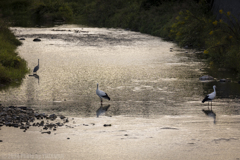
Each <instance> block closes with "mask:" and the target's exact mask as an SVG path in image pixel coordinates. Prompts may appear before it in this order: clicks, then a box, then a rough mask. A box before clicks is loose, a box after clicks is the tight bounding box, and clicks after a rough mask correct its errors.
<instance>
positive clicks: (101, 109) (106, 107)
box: [97, 105, 110, 117]
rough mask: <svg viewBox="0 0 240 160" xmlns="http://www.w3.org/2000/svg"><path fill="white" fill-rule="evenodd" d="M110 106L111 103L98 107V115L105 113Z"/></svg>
mask: <svg viewBox="0 0 240 160" xmlns="http://www.w3.org/2000/svg"><path fill="white" fill-rule="evenodd" d="M109 107H110V105H107V106H104V107H103V106H102V105H101V107H100V108H98V110H97V117H99V116H100V115H102V114H104V113H105V112H106V111H107V110H108V108H109Z"/></svg>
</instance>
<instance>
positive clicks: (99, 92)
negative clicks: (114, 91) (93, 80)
mask: <svg viewBox="0 0 240 160" xmlns="http://www.w3.org/2000/svg"><path fill="white" fill-rule="evenodd" d="M96 93H97V95H98V96H99V97H100V99H101V104H102V99H103V98H104V99H108V100H110V97H109V96H108V95H107V93H105V92H103V91H101V90H99V89H98V84H97V90H96Z"/></svg>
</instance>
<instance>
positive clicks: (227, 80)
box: [219, 79, 231, 82]
mask: <svg viewBox="0 0 240 160" xmlns="http://www.w3.org/2000/svg"><path fill="white" fill-rule="evenodd" d="M219 82H231V80H230V79H220V80H219Z"/></svg>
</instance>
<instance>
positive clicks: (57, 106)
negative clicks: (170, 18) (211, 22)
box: [0, 25, 240, 160]
mask: <svg viewBox="0 0 240 160" xmlns="http://www.w3.org/2000/svg"><path fill="white" fill-rule="evenodd" d="M12 30H13V32H14V33H15V35H16V36H17V37H18V38H25V40H23V41H22V42H23V45H22V46H20V47H19V48H18V50H17V51H18V53H19V55H20V56H21V57H23V58H24V59H25V60H26V61H27V62H28V66H29V68H30V70H31V72H30V74H29V75H27V76H26V78H25V79H24V80H23V83H22V84H21V86H20V87H19V88H9V89H8V90H4V91H1V92H0V98H1V104H2V105H3V106H8V105H15V106H28V107H32V108H33V109H35V111H39V112H40V113H49V114H52V113H55V114H57V115H59V114H63V115H66V116H67V117H68V120H69V122H68V123H65V124H64V125H63V126H62V127H57V130H55V131H54V130H50V131H49V135H46V134H41V133H43V129H42V127H30V129H28V130H27V131H26V132H23V131H22V130H20V129H16V128H13V127H5V126H4V127H2V128H0V129H1V132H0V138H1V139H2V143H4V148H2V149H1V151H2V152H1V154H0V159H1V157H2V159H9V158H10V159H17V158H20V159H24V158H26V159H34V158H35V159H36V158H38V159H39V158H42V159H43V158H46V156H50V157H52V159H56V157H57V158H62V159H142V160H144V159H154V160H155V159H170V160H175V159H186V160H188V159H189V160H192V159H197V160H202V159H204V160H205V159H239V158H240V154H239V149H240V145H239V144H240V143H239V141H240V134H239V130H240V127H239V122H240V115H239V113H240V105H239V95H240V94H239V92H240V85H239V84H238V82H237V80H236V79H235V78H234V77H236V75H233V74H234V73H231V72H229V71H218V69H210V68H209V67H207V66H206V63H205V62H204V61H205V60H204V59H202V58H199V57H201V55H202V53H198V52H196V51H194V50H191V49H182V48H179V47H178V46H177V45H176V44H175V43H172V42H166V41H163V40H162V39H161V38H158V37H154V36H150V35H146V34H141V33H138V32H132V31H128V30H123V29H111V28H109V29H107V28H90V27H83V26H77V25H62V26H55V27H52V28H19V27H16V28H12ZM34 38H40V39H41V41H39V42H34V41H33V39H34ZM38 59H39V60H40V65H39V66H40V68H39V70H38V71H37V75H35V76H33V73H32V71H33V68H34V67H35V66H36V65H37V63H38ZM221 70H222V69H221ZM203 75H211V76H213V77H214V78H215V79H214V80H213V81H207V82H206V81H200V80H199V77H201V76H203ZM222 78H230V79H231V82H219V80H220V79H222ZM97 83H98V84H99V87H100V89H101V90H103V91H105V92H106V93H107V94H108V95H109V97H110V98H111V100H110V101H108V100H105V99H104V100H103V105H102V106H101V103H100V99H99V97H98V96H97V95H96V88H97ZM213 85H216V87H217V88H216V92H217V96H216V98H215V99H214V100H213V102H212V110H210V109H208V103H207V102H205V103H202V102H201V101H202V99H203V98H204V97H205V96H206V95H207V94H208V93H211V92H213ZM106 110H107V111H106ZM203 111H204V112H203ZM104 112H105V113H104ZM99 114H100V115H99ZM97 116H99V117H97ZM59 120H60V119H58V120H57V121H59ZM39 122H40V121H39ZM49 122H51V123H54V122H52V121H49V120H47V123H49ZM55 123H56V122H55ZM106 124H107V126H106ZM31 125H33V124H31ZM40 132H41V133H40ZM50 133H52V134H50Z"/></svg>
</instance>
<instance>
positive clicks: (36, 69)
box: [33, 59, 39, 73]
mask: <svg viewBox="0 0 240 160" xmlns="http://www.w3.org/2000/svg"><path fill="white" fill-rule="evenodd" d="M38 69H39V59H38V65H37V66H36V67H35V68H34V69H33V73H34V72H37V71H38Z"/></svg>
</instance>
